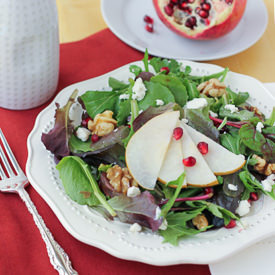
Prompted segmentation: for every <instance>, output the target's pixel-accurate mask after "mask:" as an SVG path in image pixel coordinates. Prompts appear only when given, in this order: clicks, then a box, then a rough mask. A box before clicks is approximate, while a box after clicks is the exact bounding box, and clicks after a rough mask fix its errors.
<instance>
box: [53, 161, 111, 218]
mask: <svg viewBox="0 0 275 275" xmlns="http://www.w3.org/2000/svg"><path fill="white" fill-rule="evenodd" d="M56 168H57V170H58V171H59V175H60V178H61V180H62V184H63V186H64V189H65V192H66V193H67V195H68V196H69V197H70V198H71V199H72V200H73V201H75V202H77V203H78V204H82V205H89V206H96V205H99V204H101V205H102V206H103V207H104V208H105V209H106V210H107V211H108V212H109V213H110V214H111V215H112V216H115V215H116V213H115V211H114V209H113V208H112V207H111V206H110V205H109V203H108V202H107V200H106V198H105V196H104V195H103V193H102V192H101V191H100V189H99V187H98V184H97V182H96V180H95V178H94V176H93V175H92V173H91V169H90V167H89V165H88V164H87V163H85V162H84V161H83V160H82V159H81V158H79V157H76V156H68V157H64V158H63V159H62V160H61V161H60V162H59V163H58V164H57V166H56Z"/></svg>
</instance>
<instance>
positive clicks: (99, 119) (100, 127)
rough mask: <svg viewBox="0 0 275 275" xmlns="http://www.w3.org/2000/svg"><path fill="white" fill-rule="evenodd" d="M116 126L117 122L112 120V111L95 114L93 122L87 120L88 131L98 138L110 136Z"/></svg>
mask: <svg viewBox="0 0 275 275" xmlns="http://www.w3.org/2000/svg"><path fill="white" fill-rule="evenodd" d="M116 125H117V121H116V120H115V119H113V112H112V111H109V110H107V111H105V112H103V113H101V114H97V115H96V116H95V119H94V120H89V122H88V129H89V130H90V131H91V132H92V133H93V134H96V135H98V136H100V137H102V136H105V135H108V134H110V133H111V132H112V131H113V130H114V129H115V126H116Z"/></svg>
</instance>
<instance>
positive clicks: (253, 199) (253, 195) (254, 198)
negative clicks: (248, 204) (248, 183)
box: [250, 192, 259, 201]
mask: <svg viewBox="0 0 275 275" xmlns="http://www.w3.org/2000/svg"><path fill="white" fill-rule="evenodd" d="M250 199H251V201H257V200H258V199H259V197H258V194H257V193H255V192H252V193H250Z"/></svg>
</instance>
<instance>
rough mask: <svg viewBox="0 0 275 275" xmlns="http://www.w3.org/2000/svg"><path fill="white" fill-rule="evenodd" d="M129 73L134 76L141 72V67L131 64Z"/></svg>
mask: <svg viewBox="0 0 275 275" xmlns="http://www.w3.org/2000/svg"><path fill="white" fill-rule="evenodd" d="M129 70H130V72H131V73H133V74H134V75H135V76H136V77H137V76H138V75H139V74H140V73H141V72H142V69H141V68H140V67H139V66H137V65H131V66H130V67H129Z"/></svg>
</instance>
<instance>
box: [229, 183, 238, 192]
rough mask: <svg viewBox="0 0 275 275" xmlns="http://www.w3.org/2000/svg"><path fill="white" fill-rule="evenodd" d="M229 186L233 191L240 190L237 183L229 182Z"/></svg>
mask: <svg viewBox="0 0 275 275" xmlns="http://www.w3.org/2000/svg"><path fill="white" fill-rule="evenodd" d="M227 186H228V189H229V190H231V191H237V190H238V186H237V185H234V184H231V183H229V184H228V185H227Z"/></svg>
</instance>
